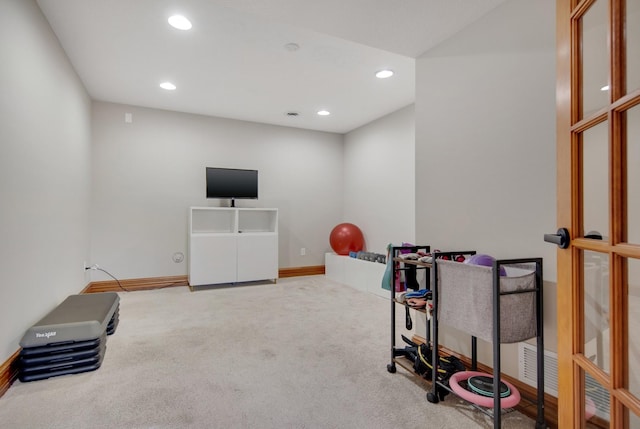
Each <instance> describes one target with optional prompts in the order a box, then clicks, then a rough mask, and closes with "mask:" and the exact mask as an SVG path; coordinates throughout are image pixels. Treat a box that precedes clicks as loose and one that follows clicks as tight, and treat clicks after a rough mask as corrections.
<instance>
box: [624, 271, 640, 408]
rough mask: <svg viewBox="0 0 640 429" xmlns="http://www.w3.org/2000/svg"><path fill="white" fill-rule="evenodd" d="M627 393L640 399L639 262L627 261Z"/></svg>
mask: <svg viewBox="0 0 640 429" xmlns="http://www.w3.org/2000/svg"><path fill="white" fill-rule="evenodd" d="M628 270H629V271H628V273H629V276H628V279H629V280H628V282H629V301H628V302H629V327H628V329H627V332H628V333H629V391H630V392H631V393H633V394H634V395H635V396H637V397H639V398H640V341H638V338H639V337H640V336H639V335H638V332H640V260H638V259H628Z"/></svg>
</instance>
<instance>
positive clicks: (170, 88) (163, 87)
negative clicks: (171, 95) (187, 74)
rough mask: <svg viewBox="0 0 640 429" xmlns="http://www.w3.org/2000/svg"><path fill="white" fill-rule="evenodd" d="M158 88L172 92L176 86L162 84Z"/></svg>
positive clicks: (169, 83)
mask: <svg viewBox="0 0 640 429" xmlns="http://www.w3.org/2000/svg"><path fill="white" fill-rule="evenodd" d="M160 88H162V89H166V90H168V91H173V90H174V89H176V86H175V85H174V84H172V83H171V82H162V83H161V84H160Z"/></svg>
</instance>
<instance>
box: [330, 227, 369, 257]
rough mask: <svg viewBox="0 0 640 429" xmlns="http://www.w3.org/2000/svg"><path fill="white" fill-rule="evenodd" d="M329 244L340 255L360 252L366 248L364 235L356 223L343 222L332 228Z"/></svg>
mask: <svg viewBox="0 0 640 429" xmlns="http://www.w3.org/2000/svg"><path fill="white" fill-rule="evenodd" d="M329 244H331V248H332V249H333V251H334V252H336V253H337V254H338V255H348V254H349V252H359V251H361V250H362V249H363V248H364V236H363V235H362V231H360V228H358V227H357V226H356V225H354V224H352V223H341V224H339V225H336V226H335V227H334V228H333V229H332V230H331V234H330V235H329Z"/></svg>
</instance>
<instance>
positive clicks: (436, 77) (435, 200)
mask: <svg viewBox="0 0 640 429" xmlns="http://www.w3.org/2000/svg"><path fill="white" fill-rule="evenodd" d="M523 17H526V19H523ZM554 28H555V2H554V1H553V0H537V1H535V2H532V1H528V0H513V1H509V2H506V3H504V4H502V5H501V6H499V7H498V8H496V9H494V10H493V11H492V12H490V13H489V14H487V15H486V16H484V17H483V18H481V19H480V20H479V21H477V22H476V23H474V24H472V25H471V26H469V27H468V28H466V29H464V30H463V31H462V32H460V33H459V34H456V35H455V36H453V37H452V38H450V39H449V40H447V41H445V42H443V43H442V44H441V45H439V46H438V47H436V48H435V49H433V50H431V51H428V52H426V53H425V54H424V55H423V56H422V57H421V58H419V59H418V61H417V71H416V171H417V172H418V174H424V175H425V176H426V177H428V178H429V181H428V182H427V183H424V184H425V185H426V186H420V187H418V189H417V191H416V219H417V224H416V235H417V239H418V241H420V242H421V243H422V242H424V243H431V244H433V245H434V246H436V247H438V248H440V249H451V250H462V249H475V250H477V251H478V252H481V253H488V254H491V255H493V256H495V257H497V258H518V257H539V256H540V257H543V258H544V264H545V265H544V270H545V279H547V280H549V282H550V283H548V284H547V285H546V286H545V293H546V306H547V311H546V317H545V324H546V331H548V341H547V344H548V345H549V346H550V347H548V348H551V349H555V338H554V337H555V330H556V328H555V326H556V323H555V316H556V315H555V305H554V303H555V284H554V283H553V282H555V279H556V266H555V253H556V249H555V247H554V246H552V245H548V244H545V243H544V242H543V240H542V237H543V235H544V233H547V232H550V231H552V232H553V231H555V227H556V220H555V212H556V188H555V186H556V162H555V145H556V143H555V36H554ZM421 183H423V182H422V181H421ZM449 334H451V335H450V336H449ZM454 334H455V333H453V332H451V331H450V330H449V331H446V332H445V336H444V339H445V344H447V345H449V346H450V347H452V348H454V349H457V350H460V351H462V352H465V353H467V354H468V353H469V350H468V349H469V346H468V345H469V341H468V337H467V336H461V335H454ZM485 346H486V347H485ZM480 348H481V350H480V353H481V355H482V356H483V357H484V361H487V362H491V361H490V357H489V356H490V354H489V352H490V345H487V344H483V345H480ZM503 349H507V354H506V356H507V359H506V361H507V362H508V364H507V365H506V366H505V370H506V371H507V372H509V373H511V374H513V373H514V372H515V374H514V375H517V355H514V353H515V351H514V349H513V346H503Z"/></svg>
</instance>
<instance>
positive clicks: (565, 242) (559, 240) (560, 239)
mask: <svg viewBox="0 0 640 429" xmlns="http://www.w3.org/2000/svg"><path fill="white" fill-rule="evenodd" d="M544 241H546V242H547V243H553V244H557V245H558V247H559V248H561V249H566V248H567V247H569V241H570V237H569V230H568V229H567V228H560V229H558V232H557V233H555V234H545V235H544Z"/></svg>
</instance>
